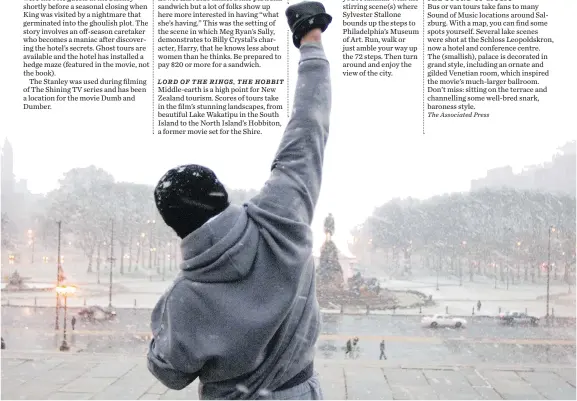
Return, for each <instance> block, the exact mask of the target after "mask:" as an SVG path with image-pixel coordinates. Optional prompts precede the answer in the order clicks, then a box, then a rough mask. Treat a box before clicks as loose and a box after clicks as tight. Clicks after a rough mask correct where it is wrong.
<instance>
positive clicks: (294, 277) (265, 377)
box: [147, 2, 332, 399]
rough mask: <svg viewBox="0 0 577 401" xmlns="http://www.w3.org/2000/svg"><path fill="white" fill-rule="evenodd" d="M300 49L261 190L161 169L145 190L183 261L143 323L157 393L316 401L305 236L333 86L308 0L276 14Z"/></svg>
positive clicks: (197, 170)
mask: <svg viewBox="0 0 577 401" xmlns="http://www.w3.org/2000/svg"><path fill="white" fill-rule="evenodd" d="M286 17H287V20H288V25H289V27H290V29H291V32H292V40H293V44H294V45H295V46H296V47H297V48H298V49H299V51H300V61H299V64H298V78H297V82H296V85H295V86H296V91H295V94H294V104H293V110H292V115H291V117H290V119H289V121H288V124H287V126H286V129H285V131H284V134H283V136H282V139H281V142H280V146H279V149H278V151H277V153H276V156H275V158H274V161H273V163H272V169H271V170H272V171H271V172H270V177H269V179H268V181H267V182H266V183H265V185H264V187H263V188H262V189H261V190H260V192H259V193H258V194H257V195H256V196H255V197H254V198H252V199H250V200H249V201H248V202H247V203H245V204H244V205H242V206H240V205H232V204H230V203H229V200H228V194H227V191H226V189H225V187H224V185H223V184H222V183H221V182H220V181H219V180H218V178H217V176H216V174H215V173H214V172H213V171H212V170H210V169H209V168H207V167H204V166H200V165H195V164H190V165H183V166H178V167H175V168H173V169H171V170H169V171H168V172H167V173H166V174H165V175H164V176H163V177H162V178H161V179H160V181H159V182H158V184H157V186H156V188H155V190H154V198H155V202H156V206H157V209H158V211H159V213H160V216H161V217H162V219H163V220H164V222H165V223H166V224H167V225H168V226H169V227H171V228H172V229H173V230H174V231H175V232H176V234H177V235H178V236H179V237H180V238H182V243H181V251H182V257H183V259H184V260H183V262H182V263H181V265H180V267H181V271H180V272H179V274H178V276H177V278H176V279H175V281H174V283H173V284H172V285H171V286H170V287H169V288H168V289H167V291H166V292H165V294H163V295H162V297H161V298H160V300H159V301H158V303H157V305H156V307H155V308H154V310H153V312H152V316H151V329H152V339H151V341H150V345H149V351H148V356H147V358H148V369H149V370H150V372H151V373H152V374H153V375H154V376H155V377H156V378H158V380H160V382H162V383H163V384H164V385H165V386H167V387H169V388H171V389H177V390H180V389H183V388H184V387H186V386H188V385H189V384H190V383H192V382H193V381H194V380H196V379H197V378H200V382H199V397H200V399H259V398H266V399H271V398H272V399H322V390H321V386H320V382H319V379H318V375H317V374H316V372H315V371H314V364H313V360H314V352H315V343H316V341H317V338H318V336H319V332H320V310H319V305H318V301H317V297H316V286H315V269H314V264H313V255H312V249H313V247H312V246H313V236H312V231H311V228H310V225H311V222H312V220H313V215H314V210H315V206H316V203H317V200H318V197H319V193H320V189H321V181H322V169H323V159H324V150H325V145H326V142H327V139H328V135H329V117H330V110H331V83H330V70H329V62H328V60H327V58H326V56H325V53H324V50H323V46H322V43H321V36H322V32H324V31H325V30H326V29H327V27H328V26H329V24H330V22H331V20H332V18H331V16H330V15H328V14H327V13H326V12H325V8H324V6H323V5H322V4H321V3H318V2H302V3H297V4H294V5H291V6H289V7H288V8H287V10H286Z"/></svg>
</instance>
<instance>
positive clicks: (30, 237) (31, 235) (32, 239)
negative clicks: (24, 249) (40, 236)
mask: <svg viewBox="0 0 577 401" xmlns="http://www.w3.org/2000/svg"><path fill="white" fill-rule="evenodd" d="M28 239H29V241H30V245H31V246H32V255H31V256H30V263H31V264H33V263H34V242H35V239H36V237H35V236H34V231H32V230H28Z"/></svg>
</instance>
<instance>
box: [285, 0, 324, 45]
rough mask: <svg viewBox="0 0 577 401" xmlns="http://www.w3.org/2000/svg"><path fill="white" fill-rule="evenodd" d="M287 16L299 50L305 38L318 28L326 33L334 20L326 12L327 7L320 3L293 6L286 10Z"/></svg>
mask: <svg viewBox="0 0 577 401" xmlns="http://www.w3.org/2000/svg"><path fill="white" fill-rule="evenodd" d="M285 14H286V17H287V21H288V25H289V27H290V30H291V32H292V34H293V43H294V45H295V46H296V47H297V49H298V48H299V47H300V46H301V39H302V38H303V36H305V35H306V34H307V33H308V32H310V31H312V30H313V29H317V28H319V29H320V30H321V31H322V32H324V31H325V30H326V29H327V27H328V26H329V24H330V23H331V21H332V20H333V17H331V16H330V15H329V14H327V13H326V12H325V7H324V6H323V5H322V4H321V3H319V2H318V1H303V2H301V3H298V4H293V5H292V6H289V7H288V8H287V9H286V13H285Z"/></svg>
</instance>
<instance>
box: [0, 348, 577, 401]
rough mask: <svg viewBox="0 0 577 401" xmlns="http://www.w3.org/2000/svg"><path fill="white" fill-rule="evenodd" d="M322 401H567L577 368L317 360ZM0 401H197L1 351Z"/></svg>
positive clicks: (121, 365)
mask: <svg viewBox="0 0 577 401" xmlns="http://www.w3.org/2000/svg"><path fill="white" fill-rule="evenodd" d="M315 368H316V370H317V371H318V372H319V375H320V377H321V383H322V386H323V392H324V396H325V399H349V400H361V399H363V400H364V399H380V400H386V399H397V400H398V399H403V400H409V399H440V400H447V399H567V400H574V399H575V397H576V394H575V367H567V366H550V365H536V366H531V367H527V366H524V367H519V366H517V367H515V366H508V367H507V366H490V365H480V366H475V367H473V366H402V365H399V363H398V362H394V361H382V362H381V361H374V362H373V361H360V360H351V361H331V360H326V359H317V360H316V362H315ZM2 399H53V400H57V399H58V400H63V399H75V400H81V399H84V400H87V399H132V400H135V399H140V400H158V399H162V400H174V399H192V400H197V399H198V382H195V383H193V384H191V385H190V386H189V387H188V388H186V389H184V390H182V391H174V390H169V389H167V388H166V387H164V386H163V385H162V384H160V383H159V382H158V381H157V380H156V379H155V378H154V377H153V376H152V375H151V374H150V373H149V372H148V369H147V367H146V358H145V356H144V355H142V356H141V357H123V356H117V355H113V354H75V353H71V354H66V353H56V352H16V351H2Z"/></svg>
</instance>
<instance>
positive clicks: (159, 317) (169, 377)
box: [148, 287, 204, 390]
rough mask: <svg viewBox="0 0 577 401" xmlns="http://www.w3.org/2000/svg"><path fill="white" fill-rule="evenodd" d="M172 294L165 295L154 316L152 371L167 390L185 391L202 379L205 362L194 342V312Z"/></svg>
mask: <svg viewBox="0 0 577 401" xmlns="http://www.w3.org/2000/svg"><path fill="white" fill-rule="evenodd" d="M173 289H174V287H173ZM171 294H172V291H168V292H167V293H166V294H165V295H163V296H162V297H161V298H160V300H159V301H158V303H157V304H156V307H155V308H154V310H153V312H152V318H151V328H152V341H151V342H150V346H149V350H148V370H149V371H150V373H152V374H153V375H154V376H155V377H156V378H157V379H158V380H159V381H160V382H161V383H162V384H164V385H165V386H166V387H168V388H170V389H173V390H182V389H183V388H185V387H186V386H188V385H189V384H190V383H192V382H193V381H194V380H195V379H196V378H197V377H198V375H199V370H200V368H201V367H202V366H203V364H204V361H203V360H202V358H201V357H200V355H198V354H199V351H200V350H199V349H198V348H200V346H199V347H194V344H193V343H192V340H191V339H194V338H195V328H194V324H193V322H195V319H194V317H193V316H191V308H190V306H188V307H187V306H186V305H185V304H184V303H183V302H182V301H179V300H178V299H176V298H175V296H174V295H173V294H172V295H171ZM180 299H181V300H182V298H180Z"/></svg>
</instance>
